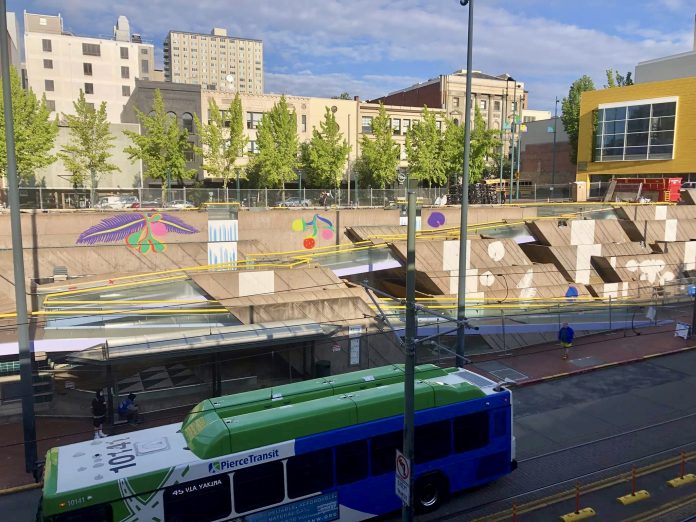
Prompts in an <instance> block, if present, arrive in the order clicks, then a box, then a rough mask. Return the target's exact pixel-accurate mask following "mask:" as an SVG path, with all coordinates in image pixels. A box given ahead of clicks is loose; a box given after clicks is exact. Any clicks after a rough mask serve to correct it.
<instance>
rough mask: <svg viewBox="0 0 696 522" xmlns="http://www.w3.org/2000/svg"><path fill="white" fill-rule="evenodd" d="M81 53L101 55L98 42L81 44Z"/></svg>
mask: <svg viewBox="0 0 696 522" xmlns="http://www.w3.org/2000/svg"><path fill="white" fill-rule="evenodd" d="M82 54H84V55H85V56H101V47H100V46H99V44H89V43H83V44H82Z"/></svg>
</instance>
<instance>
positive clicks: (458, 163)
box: [442, 118, 471, 183]
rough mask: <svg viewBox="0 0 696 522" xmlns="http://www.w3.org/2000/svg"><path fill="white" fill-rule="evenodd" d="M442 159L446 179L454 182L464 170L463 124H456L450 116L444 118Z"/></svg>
mask: <svg viewBox="0 0 696 522" xmlns="http://www.w3.org/2000/svg"><path fill="white" fill-rule="evenodd" d="M469 157H471V156H469ZM442 159H443V162H444V165H445V175H446V176H447V179H449V180H452V181H453V182H455V183H456V182H457V180H458V179H459V178H461V177H462V172H463V171H464V125H457V124H456V123H454V120H452V119H451V118H447V119H446V120H445V133H444V136H443V139H442ZM469 173H471V169H469Z"/></svg>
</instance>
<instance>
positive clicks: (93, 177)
mask: <svg viewBox="0 0 696 522" xmlns="http://www.w3.org/2000/svg"><path fill="white" fill-rule="evenodd" d="M89 175H90V187H89V205H90V207H92V208H94V205H96V204H97V173H96V172H94V169H91V170H90V171H89Z"/></svg>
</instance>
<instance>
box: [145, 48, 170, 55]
mask: <svg viewBox="0 0 696 522" xmlns="http://www.w3.org/2000/svg"><path fill="white" fill-rule="evenodd" d="M174 49H178V47H174ZM140 54H147V49H146V48H145V47H141V48H140Z"/></svg>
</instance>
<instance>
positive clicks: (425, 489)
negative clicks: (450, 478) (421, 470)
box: [413, 473, 448, 513]
mask: <svg viewBox="0 0 696 522" xmlns="http://www.w3.org/2000/svg"><path fill="white" fill-rule="evenodd" d="M447 492H448V491H447V481H446V480H445V478H444V477H442V475H440V474H439V473H433V474H431V475H425V476H423V477H420V478H419V479H418V480H417V481H416V488H415V495H414V499H413V502H414V504H415V508H416V510H417V511H418V512H420V513H427V512H430V511H435V510H436V509H437V508H439V507H440V506H441V505H442V503H443V502H444V501H445V498H446V496H447Z"/></svg>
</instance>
